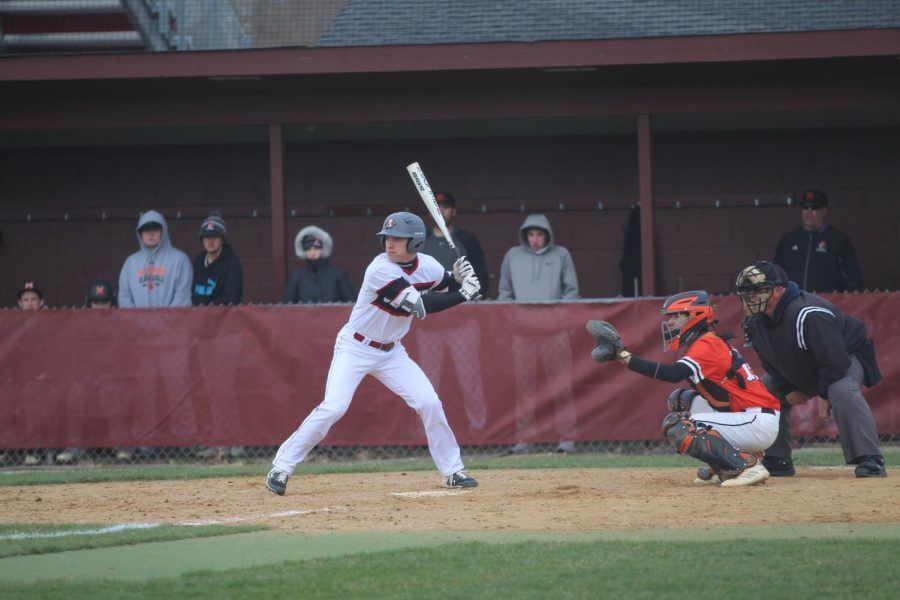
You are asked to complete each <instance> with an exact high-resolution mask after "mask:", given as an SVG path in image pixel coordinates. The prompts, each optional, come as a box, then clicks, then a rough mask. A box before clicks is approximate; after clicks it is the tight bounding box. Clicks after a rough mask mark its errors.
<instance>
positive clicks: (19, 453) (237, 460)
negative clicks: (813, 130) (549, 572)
mask: <svg viewBox="0 0 900 600" xmlns="http://www.w3.org/2000/svg"><path fill="white" fill-rule="evenodd" d="M880 442H881V445H882V448H883V449H884V448H888V447H900V435H884V436H881V437H880ZM794 448H795V449H811V448H824V449H839V448H840V443H839V442H838V440H837V439H836V438H832V437H810V438H797V439H795V440H794ZM277 450H278V447H277V446H215V447H153V448H150V447H138V448H65V449H16V450H4V451H0V468H3V469H23V468H28V469H35V470H38V469H46V468H50V467H53V468H57V467H64V466H79V467H91V466H113V465H164V464H229V463H231V464H253V463H260V464H268V462H269V461H271V460H272V458H273V457H274V456H275V452H276V451H277ZM592 453H593V454H607V455H609V454H612V455H621V456H652V455H657V454H672V453H674V450H673V449H672V447H671V445H670V444H669V443H668V442H666V441H665V440H635V441H603V440H597V441H589V442H576V443H575V444H574V446H571V447H565V448H563V447H560V445H559V444H528V445H524V446H523V445H521V444H520V445H517V446H513V445H507V444H498V445H491V446H463V448H462V454H463V458H464V459H472V458H475V457H482V458H497V457H502V456H512V455H536V454H557V455H563V454H569V455H572V454H578V455H580V454H592ZM429 458H430V455H429V453H428V447H427V446H328V445H322V446H318V447H316V448H315V449H313V451H312V452H311V453H310V454H309V456H308V457H307V459H306V461H305V462H307V463H332V462H333V463H353V462H372V461H380V460H384V461H399V460H408V459H429Z"/></svg>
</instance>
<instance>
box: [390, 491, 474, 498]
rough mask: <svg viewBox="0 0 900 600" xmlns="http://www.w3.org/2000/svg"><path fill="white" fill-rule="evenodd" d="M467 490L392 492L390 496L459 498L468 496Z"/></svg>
mask: <svg viewBox="0 0 900 600" xmlns="http://www.w3.org/2000/svg"><path fill="white" fill-rule="evenodd" d="M468 493H469V490H440V491H434V492H394V493H392V494H391V496H399V497H401V498H430V497H433V496H461V495H462V494H468Z"/></svg>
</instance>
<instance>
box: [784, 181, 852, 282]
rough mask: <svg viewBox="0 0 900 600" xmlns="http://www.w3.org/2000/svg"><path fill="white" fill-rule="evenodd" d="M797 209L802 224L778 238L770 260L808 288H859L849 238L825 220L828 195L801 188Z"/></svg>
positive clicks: (793, 279)
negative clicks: (801, 193)
mask: <svg viewBox="0 0 900 600" xmlns="http://www.w3.org/2000/svg"><path fill="white" fill-rule="evenodd" d="M800 211H801V212H800V218H801V220H802V221H803V225H802V227H800V228H798V229H795V230H793V231H791V232H789V233H788V234H786V235H785V236H784V237H783V238H781V241H780V242H778V247H777V248H776V250H775V260H774V261H773V262H775V263H776V264H778V265H780V266H781V267H782V268H783V269H784V270H785V271H787V274H788V277H790V279H791V281H794V282H796V283H797V285H798V286H800V289H801V290H804V291H807V292H820V293H823V292H856V291H859V290H862V289H863V283H862V274H861V272H860V269H859V262H858V261H857V259H856V251H855V250H854V249H853V244H852V243H850V238H848V237H847V236H846V235H844V234H843V233H842V232H840V231H838V230H837V229H835V228H834V227H832V226H831V225H828V224H827V223H826V222H825V217H826V216H827V215H828V196H826V195H825V193H824V192H822V191H819V190H807V191H805V192H803V195H802V196H801V197H800Z"/></svg>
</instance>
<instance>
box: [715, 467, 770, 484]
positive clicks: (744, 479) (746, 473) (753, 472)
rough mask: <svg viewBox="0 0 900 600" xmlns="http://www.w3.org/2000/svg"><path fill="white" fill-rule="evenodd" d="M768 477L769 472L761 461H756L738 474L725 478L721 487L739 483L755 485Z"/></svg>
mask: <svg viewBox="0 0 900 600" xmlns="http://www.w3.org/2000/svg"><path fill="white" fill-rule="evenodd" d="M768 478H769V472H768V471H766V468H765V467H764V466H762V464H761V463H756V464H755V465H753V466H752V467H747V468H746V469H744V470H743V471H741V473H740V475H738V476H737V477H735V478H733V479H726V480H725V481H723V482H722V487H735V486H739V485H756V484H757V483H762V482H763V481H765V480H766V479H768Z"/></svg>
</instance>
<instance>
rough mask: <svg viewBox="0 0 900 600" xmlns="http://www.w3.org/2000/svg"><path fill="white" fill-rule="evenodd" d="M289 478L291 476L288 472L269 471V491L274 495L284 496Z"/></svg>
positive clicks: (267, 478)
mask: <svg viewBox="0 0 900 600" xmlns="http://www.w3.org/2000/svg"><path fill="white" fill-rule="evenodd" d="M289 477H290V475H288V474H287V472H286V471H279V470H278V469H272V470H271V471H269V475H268V476H267V477H266V487H267V488H269V491H270V492H272V493H273V494H278V495H279V496H284V492H285V490H287V482H288V478H289Z"/></svg>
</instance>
